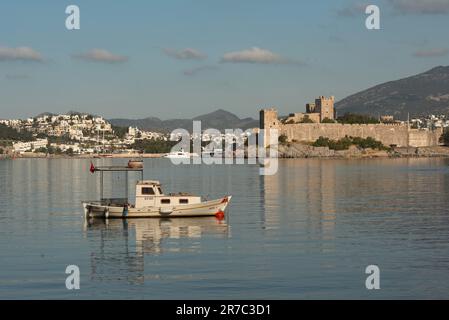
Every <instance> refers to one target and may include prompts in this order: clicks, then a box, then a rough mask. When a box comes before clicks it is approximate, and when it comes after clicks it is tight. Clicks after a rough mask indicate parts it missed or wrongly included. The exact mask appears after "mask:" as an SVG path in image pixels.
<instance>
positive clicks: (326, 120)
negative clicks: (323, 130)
mask: <svg viewBox="0 0 449 320" xmlns="http://www.w3.org/2000/svg"><path fill="white" fill-rule="evenodd" d="M321 123H335V120H332V119H329V118H324V119H323V121H321Z"/></svg>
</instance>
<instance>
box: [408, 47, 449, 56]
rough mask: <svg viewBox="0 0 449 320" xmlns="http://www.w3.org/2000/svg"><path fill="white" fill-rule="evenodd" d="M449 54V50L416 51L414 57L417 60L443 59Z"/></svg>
mask: <svg viewBox="0 0 449 320" xmlns="http://www.w3.org/2000/svg"><path fill="white" fill-rule="evenodd" d="M448 54H449V50H448V49H446V48H435V49H429V50H421V51H416V52H415V53H414V54H413V55H414V56H415V57H417V58H433V57H443V56H446V55H448Z"/></svg>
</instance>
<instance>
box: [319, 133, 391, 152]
mask: <svg viewBox="0 0 449 320" xmlns="http://www.w3.org/2000/svg"><path fill="white" fill-rule="evenodd" d="M312 145H313V146H314V147H328V148H329V149H332V150H347V149H349V147H350V146H352V145H354V146H357V147H359V148H362V149H367V148H371V149H377V150H389V149H388V148H387V147H385V146H384V145H383V144H382V142H380V141H377V140H375V139H373V138H371V137H368V138H366V139H363V138H359V137H347V136H346V137H344V138H342V139H340V140H331V139H329V138H324V137H319V138H318V140H316V141H315V142H314V143H313V144H312Z"/></svg>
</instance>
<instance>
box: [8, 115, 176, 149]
mask: <svg viewBox="0 0 449 320" xmlns="http://www.w3.org/2000/svg"><path fill="white" fill-rule="evenodd" d="M0 125H4V126H6V127H8V128H11V129H13V130H15V131H16V132H18V133H22V135H20V136H19V137H18V138H16V139H10V141H7V142H9V143H6V145H4V146H3V148H5V149H6V148H7V147H10V148H8V149H9V150H11V152H14V153H17V154H25V153H57V154H63V153H66V154H69V155H73V154H95V153H104V152H118V151H121V152H130V153H133V152H137V151H136V150H132V149H129V147H130V146H132V145H134V144H135V143H136V142H137V141H139V140H145V139H148V140H161V141H167V140H168V138H169V137H168V136H167V135H166V134H163V133H160V132H151V131H143V130H139V129H138V128H133V127H129V128H128V129H127V130H126V128H114V127H113V126H112V125H111V124H110V123H109V122H108V121H107V120H105V119H104V118H103V117H100V116H92V115H89V114H77V113H71V114H58V115H41V116H38V117H35V118H28V119H25V120H20V119H13V120H0ZM124 129H125V130H124ZM12 138H13V137H12ZM4 144H5V143H4ZM8 144H9V146H8Z"/></svg>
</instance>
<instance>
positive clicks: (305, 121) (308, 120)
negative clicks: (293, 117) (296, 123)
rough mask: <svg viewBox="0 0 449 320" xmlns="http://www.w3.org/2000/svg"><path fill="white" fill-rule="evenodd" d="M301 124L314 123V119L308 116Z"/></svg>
mask: <svg viewBox="0 0 449 320" xmlns="http://www.w3.org/2000/svg"><path fill="white" fill-rule="evenodd" d="M300 123H314V122H313V120H312V119H310V117H309V116H308V115H305V116H304V118H302V120H301V121H300Z"/></svg>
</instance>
